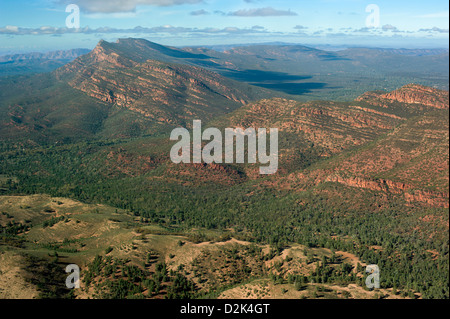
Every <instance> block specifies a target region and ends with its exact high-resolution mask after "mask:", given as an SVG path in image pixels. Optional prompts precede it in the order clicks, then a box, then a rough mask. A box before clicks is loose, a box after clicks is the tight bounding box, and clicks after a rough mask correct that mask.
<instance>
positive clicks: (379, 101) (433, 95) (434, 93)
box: [357, 84, 449, 110]
mask: <svg viewBox="0 0 450 319" xmlns="http://www.w3.org/2000/svg"><path fill="white" fill-rule="evenodd" d="M357 101H364V102H367V103H369V104H371V105H377V106H382V107H385V108H392V107H393V105H392V104H394V103H404V104H408V107H409V108H411V109H420V110H423V109H424V108H423V107H424V106H425V107H428V108H433V109H448V107H449V93H448V91H442V90H437V89H434V88H431V87H426V86H423V85H418V84H408V85H405V86H404V87H402V88H400V89H398V90H395V91H392V92H389V93H381V92H367V93H365V94H363V95H361V96H360V97H359V98H358V99H357Z"/></svg>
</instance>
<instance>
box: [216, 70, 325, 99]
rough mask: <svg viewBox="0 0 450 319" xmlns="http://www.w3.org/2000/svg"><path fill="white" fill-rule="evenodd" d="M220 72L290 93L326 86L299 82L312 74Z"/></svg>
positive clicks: (307, 91)
mask: <svg viewBox="0 0 450 319" xmlns="http://www.w3.org/2000/svg"><path fill="white" fill-rule="evenodd" d="M222 74H223V75H224V76H226V77H229V78H231V79H233V80H236V81H241V82H246V83H248V84H251V85H255V86H259V87H263V88H266V89H270V90H275V91H280V92H283V93H286V94H291V95H301V94H305V93H310V92H311V91H313V90H320V89H323V88H325V87H327V84H326V83H320V82H301V81H305V80H310V79H312V76H309V75H292V74H288V73H283V72H271V71H260V70H245V71H228V72H224V73H222Z"/></svg>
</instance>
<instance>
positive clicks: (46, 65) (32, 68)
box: [0, 49, 90, 76]
mask: <svg viewBox="0 0 450 319" xmlns="http://www.w3.org/2000/svg"><path fill="white" fill-rule="evenodd" d="M89 51H90V50H88V49H73V50H59V51H51V52H47V53H39V52H32V53H23V54H13V55H3V56H0V76H5V75H17V74H28V73H43V72H51V71H53V70H55V69H57V68H59V67H61V66H63V65H64V64H66V63H68V62H70V61H73V60H74V59H76V58H78V57H79V56H81V55H83V54H86V53H88V52H89Z"/></svg>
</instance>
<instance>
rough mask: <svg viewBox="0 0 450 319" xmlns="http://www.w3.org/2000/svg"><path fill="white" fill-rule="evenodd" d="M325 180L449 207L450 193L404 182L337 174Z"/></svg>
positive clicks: (436, 205)
mask: <svg viewBox="0 0 450 319" xmlns="http://www.w3.org/2000/svg"><path fill="white" fill-rule="evenodd" d="M325 182H335V183H339V184H342V185H345V186H350V187H357V188H364V189H367V190H371V191H380V192H384V193H391V194H396V195H402V196H403V197H404V198H405V200H406V201H408V202H421V203H426V204H428V205H430V206H434V207H445V208H448V207H449V194H448V193H445V192H433V191H425V190H419V189H416V188H415V187H414V186H413V185H408V184H405V183H402V182H393V181H390V180H386V179H376V180H370V179H366V178H362V177H342V176H339V175H336V174H334V175H331V176H328V177H327V178H326V180H325Z"/></svg>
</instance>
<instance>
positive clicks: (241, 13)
mask: <svg viewBox="0 0 450 319" xmlns="http://www.w3.org/2000/svg"><path fill="white" fill-rule="evenodd" d="M229 15H231V16H236V17H281V16H297V15H298V14H297V13H295V12H293V11H291V10H287V11H286V10H277V9H274V8H271V7H267V8H259V9H243V10H238V11H234V12H230V13H229Z"/></svg>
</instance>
